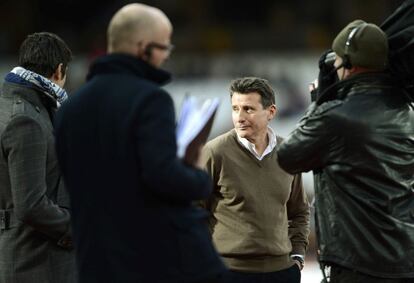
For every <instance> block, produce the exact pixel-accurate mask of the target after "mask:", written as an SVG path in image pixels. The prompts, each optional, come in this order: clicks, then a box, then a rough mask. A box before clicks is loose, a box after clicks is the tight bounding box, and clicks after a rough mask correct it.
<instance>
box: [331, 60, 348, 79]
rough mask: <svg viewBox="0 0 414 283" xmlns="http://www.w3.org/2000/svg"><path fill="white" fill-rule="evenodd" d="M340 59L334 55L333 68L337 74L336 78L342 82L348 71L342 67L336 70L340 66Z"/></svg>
mask: <svg viewBox="0 0 414 283" xmlns="http://www.w3.org/2000/svg"><path fill="white" fill-rule="evenodd" d="M342 62H343V61H342V58H341V57H339V56H338V54H336V56H335V62H334V67H335V68H337V70H336V73H337V74H338V78H339V80H343V79H345V78H346V77H347V76H348V73H349V72H348V70H347V69H345V68H344V66H342V67H340V68H338V67H339V66H341V65H342Z"/></svg>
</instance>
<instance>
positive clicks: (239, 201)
mask: <svg viewBox="0 0 414 283" xmlns="http://www.w3.org/2000/svg"><path fill="white" fill-rule="evenodd" d="M230 97H231V105H232V117H233V124H234V129H233V130H231V131H229V132H227V133H225V134H223V135H221V136H219V137H217V138H215V139H213V140H212V141H210V142H208V143H207V144H206V146H205V148H204V150H203V153H204V154H203V159H204V162H205V168H206V170H207V172H208V173H209V174H210V176H211V177H212V179H213V182H214V191H213V194H212V195H211V197H210V198H209V199H208V200H207V201H206V202H205V203H204V205H205V207H206V208H207V209H208V210H209V211H210V212H211V217H210V221H209V223H210V230H211V233H212V238H213V241H214V244H215V246H216V247H217V250H218V252H219V253H220V254H221V256H222V258H223V259H224V261H225V263H226V264H227V266H228V267H229V269H230V272H228V273H226V275H225V276H224V278H223V282H224V283H227V282H228V283H231V282H232V283H239V282H246V283H255V282H280V283H283V282H286V283H288V282H292V283H294V282H300V277H301V275H300V270H301V269H302V268H303V264H304V256H305V251H306V247H307V245H308V235H309V205H308V201H307V198H306V194H305V191H304V189H303V186H302V180H301V175H300V174H297V175H290V174H288V173H286V172H285V171H283V170H282V169H281V168H280V167H279V166H278V163H277V155H276V149H275V148H276V145H277V144H278V143H280V142H282V138H281V137H279V136H277V135H276V134H275V133H274V131H273V130H272V129H271V128H270V127H269V122H270V121H271V120H272V119H273V118H274V116H275V114H276V106H275V94H274V91H273V89H272V88H271V86H270V85H269V84H268V82H267V81H266V80H263V79H260V78H254V77H247V78H242V79H237V80H235V81H233V82H232V84H231V87H230ZM295 263H296V264H295Z"/></svg>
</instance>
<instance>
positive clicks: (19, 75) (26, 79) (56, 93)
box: [5, 67, 68, 108]
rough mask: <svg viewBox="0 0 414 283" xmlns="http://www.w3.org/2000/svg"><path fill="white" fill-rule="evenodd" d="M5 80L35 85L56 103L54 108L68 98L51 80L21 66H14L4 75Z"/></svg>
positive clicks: (30, 85) (29, 85)
mask: <svg viewBox="0 0 414 283" xmlns="http://www.w3.org/2000/svg"><path fill="white" fill-rule="evenodd" d="M5 80H6V82H11V83H16V84H20V85H25V86H28V87H35V88H36V89H38V90H40V91H41V92H43V93H44V94H45V95H46V96H47V97H49V98H50V99H52V101H54V102H55V103H56V108H59V107H60V105H61V104H62V103H63V102H64V101H65V100H66V99H67V98H68V94H67V93H66V91H65V90H64V89H63V88H61V87H60V86H58V85H57V84H55V83H54V82H52V81H51V80H49V79H47V78H45V77H43V76H41V75H39V74H36V73H35V72H32V71H29V70H26V69H25V68H22V67H15V68H14V69H13V70H11V72H10V73H8V74H7V75H6V77H5Z"/></svg>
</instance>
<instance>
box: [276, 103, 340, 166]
mask: <svg viewBox="0 0 414 283" xmlns="http://www.w3.org/2000/svg"><path fill="white" fill-rule="evenodd" d="M340 103H341V102H339V101H332V102H327V103H325V104H323V105H320V106H319V107H318V108H312V107H313V105H312V106H311V109H310V110H309V111H308V114H306V115H305V116H304V118H302V119H301V121H300V122H299V125H298V127H297V128H296V129H295V130H294V131H293V132H292V133H291V134H290V135H289V136H288V137H287V138H286V139H285V140H284V141H283V142H282V143H281V144H280V146H279V147H278V149H277V155H278V161H279V165H280V167H282V168H283V169H284V170H285V171H286V172H289V173H290V174H296V173H300V172H307V171H310V170H315V169H319V168H321V167H323V165H324V164H325V160H326V157H327V156H328V153H329V149H330V146H332V145H334V144H335V136H334V135H333V132H334V131H335V127H337V126H338V125H335V123H333V121H332V118H331V116H330V115H329V111H330V109H332V108H334V107H337V106H339V105H340Z"/></svg>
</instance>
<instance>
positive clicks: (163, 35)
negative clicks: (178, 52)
mask: <svg viewBox="0 0 414 283" xmlns="http://www.w3.org/2000/svg"><path fill="white" fill-rule="evenodd" d="M171 34H172V29H171V28H170V27H169V26H163V27H160V28H159V31H158V32H157V35H156V36H155V37H154V39H153V40H152V41H151V42H149V43H148V45H147V47H148V48H149V54H147V56H148V63H149V64H151V65H152V66H154V67H156V68H159V67H161V65H162V64H163V63H164V61H165V60H166V59H168V57H169V56H170V53H171Z"/></svg>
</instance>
